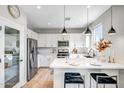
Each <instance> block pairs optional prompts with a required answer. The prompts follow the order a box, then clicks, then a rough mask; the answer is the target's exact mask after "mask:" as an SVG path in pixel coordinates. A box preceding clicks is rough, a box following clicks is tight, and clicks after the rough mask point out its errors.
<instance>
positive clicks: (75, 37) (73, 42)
mask: <svg viewBox="0 0 124 93" xmlns="http://www.w3.org/2000/svg"><path fill="white" fill-rule="evenodd" d="M84 40H85V39H84V36H83V34H81V33H79V34H76V33H75V34H70V40H69V43H70V47H74V46H76V47H83V46H84V44H85V42H84Z"/></svg>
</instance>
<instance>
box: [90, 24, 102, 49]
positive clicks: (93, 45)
mask: <svg viewBox="0 0 124 93" xmlns="http://www.w3.org/2000/svg"><path fill="white" fill-rule="evenodd" d="M99 26H102V38H103V25H102V23H99V24H97V25H95V26H94V27H92V36H91V48H93V49H94V50H95V43H96V37H95V36H96V35H95V29H96V28H97V27H99Z"/></svg>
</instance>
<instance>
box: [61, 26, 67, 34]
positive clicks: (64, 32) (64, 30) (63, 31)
mask: <svg viewBox="0 0 124 93" xmlns="http://www.w3.org/2000/svg"><path fill="white" fill-rule="evenodd" d="M66 34H67V31H66V29H65V27H64V29H63V30H62V35H66Z"/></svg>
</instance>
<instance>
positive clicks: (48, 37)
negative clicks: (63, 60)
mask: <svg viewBox="0 0 124 93" xmlns="http://www.w3.org/2000/svg"><path fill="white" fill-rule="evenodd" d="M38 47H57V34H39V35H38Z"/></svg>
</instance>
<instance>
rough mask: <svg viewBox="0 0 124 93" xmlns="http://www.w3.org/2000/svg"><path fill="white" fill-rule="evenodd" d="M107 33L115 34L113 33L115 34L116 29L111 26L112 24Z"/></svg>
mask: <svg viewBox="0 0 124 93" xmlns="http://www.w3.org/2000/svg"><path fill="white" fill-rule="evenodd" d="M108 34H109V35H115V34H116V31H115V29H114V28H113V26H112V27H111V29H110V30H109V31H108Z"/></svg>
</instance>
